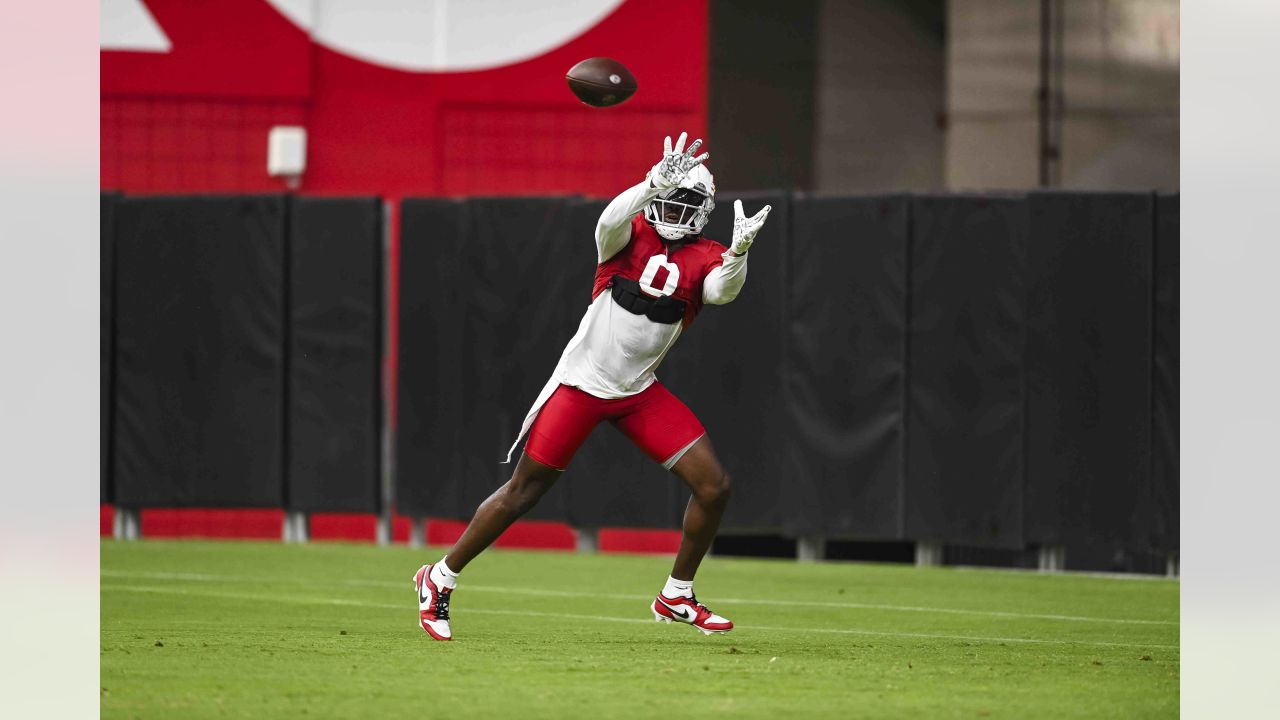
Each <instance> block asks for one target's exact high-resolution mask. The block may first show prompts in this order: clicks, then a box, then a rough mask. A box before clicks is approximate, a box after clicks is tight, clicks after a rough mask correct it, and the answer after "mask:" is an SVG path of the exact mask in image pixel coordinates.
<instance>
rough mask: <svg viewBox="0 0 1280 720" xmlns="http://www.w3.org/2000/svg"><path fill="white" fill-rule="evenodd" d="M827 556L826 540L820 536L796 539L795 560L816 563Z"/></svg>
mask: <svg viewBox="0 0 1280 720" xmlns="http://www.w3.org/2000/svg"><path fill="white" fill-rule="evenodd" d="M826 556H827V539H826V538H825V537H823V536H822V535H804V536H801V537H798V538H796V560H799V561H800V562H817V561H819V560H822V559H823V558H825V557H826Z"/></svg>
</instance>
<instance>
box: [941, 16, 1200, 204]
mask: <svg viewBox="0 0 1280 720" xmlns="http://www.w3.org/2000/svg"><path fill="white" fill-rule="evenodd" d="M1063 7H1064V8H1065V10H1066V15H1065V17H1066V25H1065V26H1064V32H1063V49H1064V56H1065V58H1064V65H1063V90H1064V95H1065V103H1064V108H1065V115H1064V124H1063V131H1062V168H1061V184H1062V186H1063V187H1068V188H1077V189H1097V190H1101V189H1151V188H1162V189H1177V188H1178V161H1179V154H1178V136H1179V127H1178V61H1179V54H1180V51H1179V26H1178V23H1179V8H1178V0H1064V2H1063ZM1039 13H1040V3H1039V2H1037V1H1036V0H950V3H949V5H948V17H947V22H948V27H947V32H948V45H947V115H948V128H947V132H946V143H945V144H946V150H945V156H946V169H945V177H946V185H947V187H948V188H951V189H957V190H959V189H1023V188H1028V187H1034V186H1036V185H1037V182H1038V164H1037V153H1038V106H1037V103H1036V90H1037V87H1038V83H1039V63H1040V16H1039Z"/></svg>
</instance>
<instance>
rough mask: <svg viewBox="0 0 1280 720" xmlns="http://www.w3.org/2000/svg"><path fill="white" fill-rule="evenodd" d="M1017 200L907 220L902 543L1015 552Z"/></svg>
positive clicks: (978, 200) (962, 204)
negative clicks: (908, 313) (943, 542)
mask: <svg viewBox="0 0 1280 720" xmlns="http://www.w3.org/2000/svg"><path fill="white" fill-rule="evenodd" d="M1026 240H1027V211H1026V201H1025V198H1021V197H1007V198H1000V197H980V196H954V195H952V196H935V197H916V198H914V199H913V200H912V210H911V268H910V279H911V280H910V284H911V290H910V294H911V297H910V301H909V302H910V308H911V321H910V326H911V337H910V343H909V347H910V351H909V363H908V368H909V369H908V373H907V374H908V378H909V380H908V384H909V387H910V392H909V398H910V401H909V403H908V410H909V415H908V421H907V428H908V430H907V454H906V473H905V477H906V490H905V493H904V497H905V501H906V505H905V512H906V535H907V537H911V538H920V539H932V538H945V539H946V540H947V541H948V542H954V543H959V544H964V545H969V546H999V547H1021V545H1022V527H1021V521H1022V469H1023V468H1022V354H1023V342H1024V337H1023V322H1024V305H1025V301H1024V298H1025V291H1026V287H1025V274H1026V273H1025V258H1024V248H1025V245H1026Z"/></svg>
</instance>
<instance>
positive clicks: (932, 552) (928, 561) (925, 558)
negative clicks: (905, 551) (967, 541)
mask: <svg viewBox="0 0 1280 720" xmlns="http://www.w3.org/2000/svg"><path fill="white" fill-rule="evenodd" d="M939 565H942V543H940V542H935V541H933V540H919V541H917V542H916V567H937V566H939Z"/></svg>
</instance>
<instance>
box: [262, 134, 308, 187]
mask: <svg viewBox="0 0 1280 720" xmlns="http://www.w3.org/2000/svg"><path fill="white" fill-rule="evenodd" d="M306 169H307V129H306V128H304V127H299V126H297V125H276V126H275V127H273V128H271V131H270V132H269V133H267V174H268V175H270V176H272V177H297V176H299V175H301V174H302V173H303V171H305V170H306Z"/></svg>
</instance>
